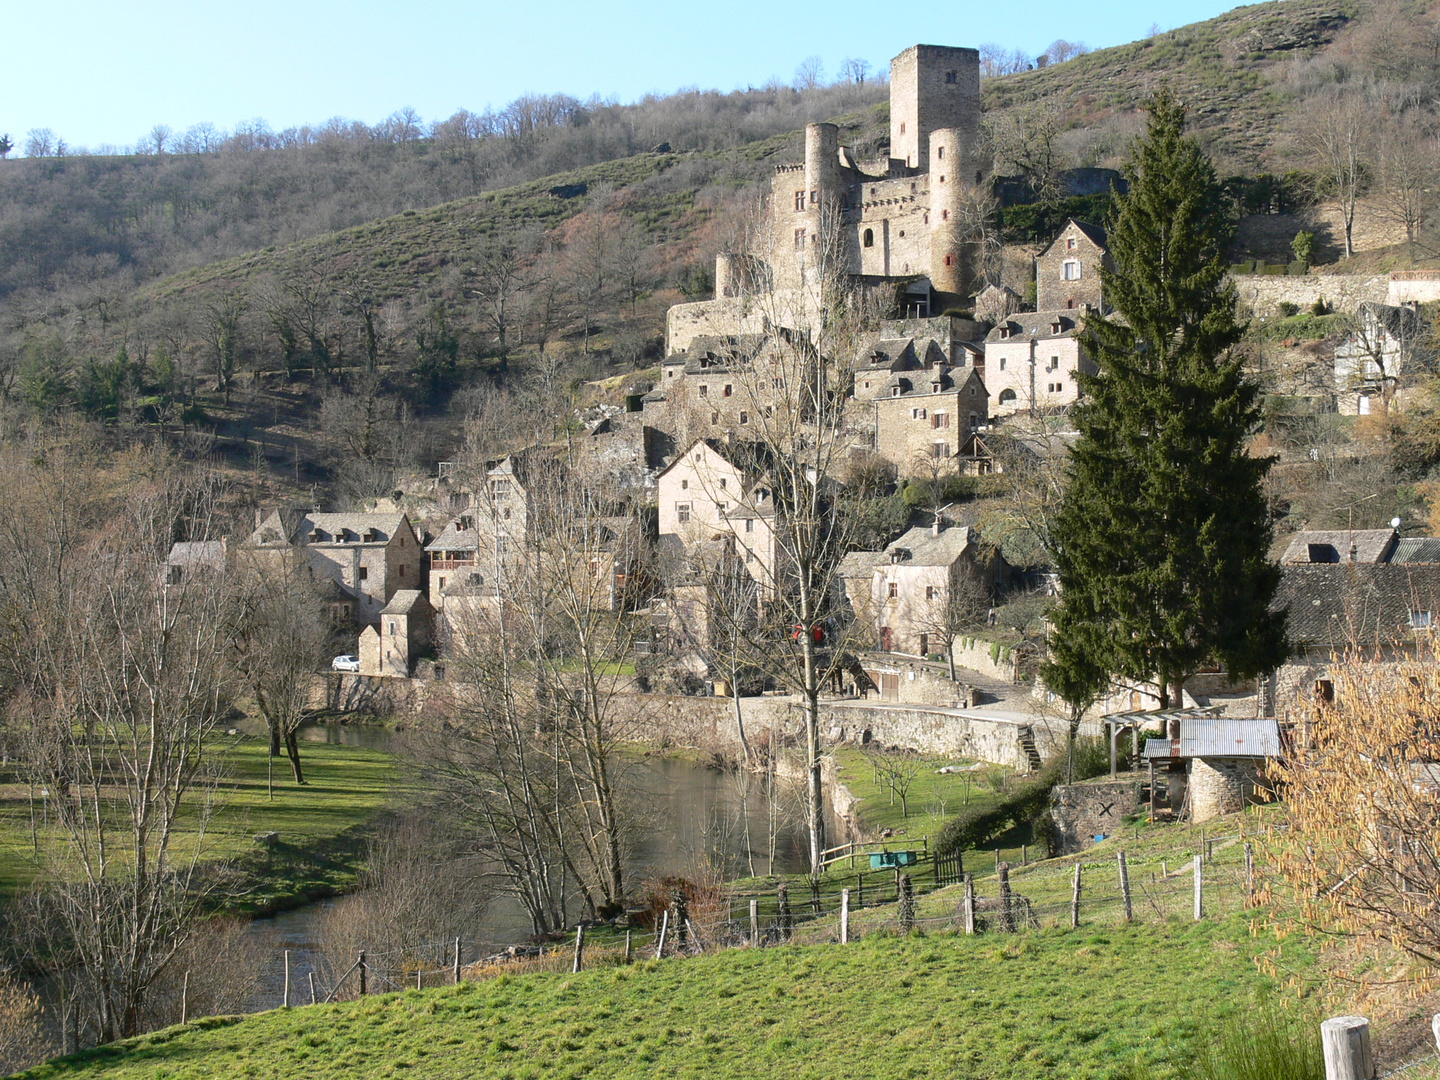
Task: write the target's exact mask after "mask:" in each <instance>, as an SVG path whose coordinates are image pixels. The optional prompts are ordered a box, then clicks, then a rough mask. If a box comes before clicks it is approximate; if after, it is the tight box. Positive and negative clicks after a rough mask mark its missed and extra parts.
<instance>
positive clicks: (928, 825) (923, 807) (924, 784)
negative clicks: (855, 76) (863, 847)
mask: <svg viewBox="0 0 1440 1080" xmlns="http://www.w3.org/2000/svg"><path fill="white" fill-rule="evenodd" d="M835 759H836V765H837V767H838V772H837V776H838V778H839V780H840V782H841V783H842V784H844V785H845V786H846V787H847V788H849V789H850V791H851V792H852V793H854V795H855V796H856V797H857V798H858V799H859V800H860V808H859V816H860V819H861V822H862V824H863V827H864V829H865V831H866V832H867V833H870V834H874V833H878V832H880V831H881V830H882V829H892V830H894V833H895V835H896V837H898V838H918V837H922V836H926V837H934V836H935V835H936V834H937V833H939V831H940V827H941V826H942V825H943V824H945V819H946V818H947V817H953V816H954V815H955V814H957V813H959V812H960V811H961V810H964V809H967V808H970V807H975V806H993V805H994V804H995V803H996V802H997V801H998V800H999V798H1000V796H999V794H998V791H999V789H998V788H997V787H996V786H994V782H995V781H998V779H999V778H1000V777H1003V776H1005V775H1007V774H1009V773H1010V771H1011V770H1009V769H1006V768H1004V767H1002V766H999V765H995V766H991V767H989V768H986V769H976V770H975V771H974V772H963V773H941V772H940V771H939V770H940V768H941V767H943V766H945V765H960V766H966V765H970V764H972V762H971V761H970V760H969V759H968V758H961V757H934V758H931V757H926V758H921V759H919V760H921V761H923V766H922V767H921V768H920V770H919V771H918V772H917V773H916V774H915V778H914V780H913V781H912V783H911V785H910V789H909V792H908V796H907V802H908V810H909V813H908V815H907V814H906V813H904V810H905V809H906V807H904V806H902V804H901V802H900V800H899V799H898V798H894V797H893V796H892V794H891V792H890V790H889V788H888V787H887V786H886V785H885V783H884V781H883V779H881V780H877V779H876V776H875V770H874V769H873V768H871V766H870V762H869V761H868V760H867V759H866V756H865V754H864V752H863V751H861V750H860V749H859V748H858V747H853V746H845V747H840V748H838V749H837V750H836V751H835Z"/></svg>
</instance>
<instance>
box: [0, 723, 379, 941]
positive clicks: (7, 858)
mask: <svg viewBox="0 0 1440 1080" xmlns="http://www.w3.org/2000/svg"><path fill="white" fill-rule="evenodd" d="M266 750H267V745H266V741H265V740H264V739H263V738H255V737H241V738H238V739H235V740H234V741H233V742H232V743H231V745H230V746H229V748H228V750H227V753H228V756H229V775H228V777H227V779H226V780H225V781H224V783H223V784H222V788H221V792H220V799H219V802H220V810H219V812H218V813H217V814H216V816H215V818H214V819H212V821H211V822H210V825H209V831H208V833H207V835H206V837H205V852H206V855H207V857H208V858H212V859H215V860H231V861H233V862H234V863H235V864H236V866H237V867H238V868H239V869H240V870H241V871H242V872H243V874H244V879H245V884H246V886H247V888H246V891H245V893H244V895H243V896H242V897H240V898H238V899H237V900H236V901H234V902H233V903H232V904H230V905H229V906H228V910H232V911H240V912H244V911H250V912H261V911H273V910H276V909H278V908H283V907H287V906H291V905H293V904H295V903H298V902H300V901H302V900H304V899H307V898H313V897H318V896H325V895H330V894H332V893H334V892H337V891H339V890H342V889H344V888H346V887H348V886H349V885H351V884H353V883H354V880H355V874H356V872H357V870H358V868H359V863H360V860H361V858H362V857H363V855H364V840H363V836H362V835H360V834H361V833H362V832H363V829H364V826H365V823H366V822H367V821H369V820H371V819H372V818H374V817H375V815H376V814H377V813H379V812H380V811H381V810H382V809H384V807H385V806H386V805H387V804H388V803H389V802H390V801H391V799H392V798H393V796H394V794H395V784H396V781H397V773H396V769H395V762H394V759H393V758H392V757H391V756H390V755H389V754H386V753H383V752H381V751H378V750H371V749H366V748H361V747H354V746H340V745H336V744H332V743H323V742H304V743H302V744H301V750H300V755H301V763H302V765H303V766H304V770H305V778H306V781H307V783H306V784H305V785H304V786H300V785H297V784H295V783H294V781H293V780H292V779H291V774H290V768H289V763H288V761H287V760H286V759H284V758H281V759H278V760H277V761H276V762H275V785H274V798H273V799H271V798H270V797H269V796H268V795H267V792H266V764H267V756H266ZM35 812H36V814H37V816H41V815H42V814H43V812H42V804H41V803H40V801H39V800H37V802H36V807H35ZM41 820H42V821H43V816H41ZM30 825H31V819H30V800H29V792H28V791H27V789H26V788H25V787H23V786H21V785H15V784H10V785H4V784H0V900H4V899H8V898H10V897H12V896H13V895H14V894H15V893H16V892H17V891H18V890H20V889H22V888H23V887H24V886H25V885H26V884H27V883H28V882H29V881H30V880H32V879H33V877H34V875H35V863H34V856H33V848H32V846H31V832H30ZM38 831H40V832H41V834H42V835H41V837H40V839H41V843H42V846H43V844H44V839H45V838H44V835H43V833H44V827H43V824H42V825H40V826H39V828H38ZM262 832H276V833H279V841H280V842H279V843H278V844H276V845H275V846H274V847H270V848H262V847H261V846H260V845H258V844H256V843H255V841H254V839H253V837H254V836H255V834H257V833H262ZM193 838H194V832H193V829H192V830H190V831H182V832H181V833H180V835H179V836H178V837H177V840H176V850H177V851H181V852H183V851H184V850H185V849H186V847H187V845H188V844H189V843H191V842H193Z"/></svg>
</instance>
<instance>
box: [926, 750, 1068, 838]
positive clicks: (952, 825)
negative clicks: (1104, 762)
mask: <svg viewBox="0 0 1440 1080" xmlns="http://www.w3.org/2000/svg"><path fill="white" fill-rule="evenodd" d="M1062 775H1063V773H1062V772H1061V771H1060V770H1059V769H1057V768H1055V767H1053V766H1052V767H1051V768H1047V769H1046V770H1045V771H1044V772H1042V773H1040V774H1039V775H1038V776H1034V777H1031V778H1029V779H1027V780H1025V781H1024V782H1023V783H1021V784H1020V785H1019V786H1017V787H1016V789H1015V790H1014V791H1013V792H1011V793H1010V795H1009V796H1008V797H1006V798H1004V799H1002V800H1000V802H999V803H998V804H996V805H995V806H988V807H974V808H971V809H967V810H964V811H962V812H961V813H959V814H958V815H956V816H955V817H953V818H951V819H950V820H949V821H947V822H946V823H945V825H944V827H943V828H942V829H941V830H940V835H939V837H938V838H937V839H936V841H935V850H936V851H937V852H939V853H940V854H942V855H949V854H952V853H953V852H956V851H971V850H974V849H975V848H981V847H985V846H986V845H987V844H988V843H989V841H990V840H992V839H993V838H994V837H996V836H999V835H1000V834H1001V833H1003V832H1006V831H1007V830H1009V829H1012V828H1015V827H1017V826H1021V825H1027V824H1029V823H1030V822H1032V821H1034V820H1035V819H1036V818H1038V817H1040V816H1041V815H1042V814H1044V813H1045V812H1046V811H1047V810H1048V809H1049V808H1050V789H1051V788H1053V787H1054V786H1055V784H1056V782H1057V781H1058V780H1059V778H1060V777H1061V776H1062Z"/></svg>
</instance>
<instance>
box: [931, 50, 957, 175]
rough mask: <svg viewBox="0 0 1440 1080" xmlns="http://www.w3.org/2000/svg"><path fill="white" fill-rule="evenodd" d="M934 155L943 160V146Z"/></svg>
mask: <svg viewBox="0 0 1440 1080" xmlns="http://www.w3.org/2000/svg"><path fill="white" fill-rule="evenodd" d="M950 74H952V75H953V74H955V73H954V72H953V71H952V72H951V73H950ZM935 157H936V158H937V159H938V160H940V161H944V160H945V148H944V147H943V146H942V147H940V149H939V150H936V151H935Z"/></svg>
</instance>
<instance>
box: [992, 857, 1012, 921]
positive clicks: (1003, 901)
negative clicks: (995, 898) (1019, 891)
mask: <svg viewBox="0 0 1440 1080" xmlns="http://www.w3.org/2000/svg"><path fill="white" fill-rule="evenodd" d="M995 874H996V876H997V877H999V878H1000V929H1002V930H1004V931H1005V932H1006V933H1014V931H1015V919H1014V913H1013V912H1012V911H1011V910H1010V905H1011V899H1010V864H1009V863H1003V862H1002V863H1000V864H999V865H998V866H997V867H996V868H995Z"/></svg>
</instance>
